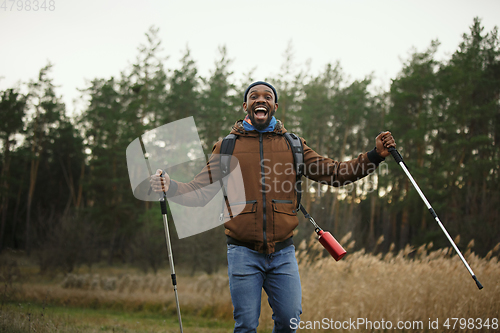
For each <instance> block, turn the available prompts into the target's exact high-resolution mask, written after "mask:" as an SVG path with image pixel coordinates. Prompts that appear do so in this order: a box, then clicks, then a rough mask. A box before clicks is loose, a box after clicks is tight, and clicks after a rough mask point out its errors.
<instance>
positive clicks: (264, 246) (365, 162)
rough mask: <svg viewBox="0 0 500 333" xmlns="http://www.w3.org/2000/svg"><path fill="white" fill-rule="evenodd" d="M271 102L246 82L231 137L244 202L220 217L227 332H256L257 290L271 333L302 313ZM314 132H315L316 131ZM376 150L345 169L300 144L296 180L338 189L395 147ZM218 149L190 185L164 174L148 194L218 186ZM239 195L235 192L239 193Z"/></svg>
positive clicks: (285, 148)
mask: <svg viewBox="0 0 500 333" xmlns="http://www.w3.org/2000/svg"><path fill="white" fill-rule="evenodd" d="M277 109H278V94H277V92H276V90H275V89H274V87H273V86H272V85H271V84H269V83H267V82H262V81H258V82H254V83H252V84H251V85H250V86H249V87H248V88H247V89H246V91H245V94H244V97H243V110H244V111H245V112H246V113H247V116H246V117H245V119H244V120H240V121H238V122H236V124H235V125H234V126H233V129H232V131H231V133H234V134H236V135H237V136H238V138H237V140H236V143H235V147H234V151H233V156H235V157H236V158H237V159H238V161H239V165H240V167H241V173H242V177H243V184H244V192H245V198H246V201H245V202H238V203H231V202H230V203H229V207H231V208H235V207H236V206H240V207H239V209H238V212H239V214H238V215H236V216H230V215H231V214H228V213H229V212H227V210H226V214H225V217H226V219H225V223H224V226H225V228H226V231H225V233H226V235H227V244H228V245H227V247H228V249H227V259H228V275H229V287H230V291H231V299H232V302H233V306H234V312H233V315H234V320H235V327H234V332H235V333H236V332H256V331H257V326H258V324H259V316H260V304H261V292H262V288H264V290H265V292H266V294H267V296H268V302H269V305H270V306H271V308H272V310H273V320H274V329H273V332H274V333H278V332H280V333H282V332H283V333H284V332H295V330H292V328H291V320H292V319H294V322H298V321H299V316H300V314H301V313H302V308H301V298H302V294H301V287H300V277H299V271H298V266H297V261H296V259H295V247H294V245H293V241H292V235H293V230H294V229H295V228H296V227H297V225H298V218H297V193H296V188H295V186H294V185H295V182H296V177H295V171H294V161H293V154H292V152H291V149H290V146H289V144H288V141H287V140H286V139H285V138H284V136H283V134H284V133H285V132H286V129H285V128H284V126H283V124H282V123H281V121H279V120H277V119H276V118H275V117H274V114H275V113H276V110H277ZM318 125H319V124H318ZM375 141H376V148H374V149H373V150H372V151H370V152H367V153H364V154H360V155H359V156H358V157H357V158H356V159H353V160H351V161H348V162H342V163H341V162H336V161H333V160H331V159H329V158H325V157H322V156H320V155H319V154H317V153H316V152H315V151H313V150H312V149H311V148H309V147H308V146H307V145H306V143H305V141H304V140H302V142H303V152H304V166H305V168H304V175H305V176H306V177H308V178H310V179H312V180H315V181H319V182H322V183H324V184H329V185H332V186H343V185H346V184H348V183H350V182H353V181H356V180H358V179H360V178H362V177H364V176H366V175H368V174H369V173H370V172H373V171H374V170H375V168H376V167H377V166H378V164H379V163H380V162H381V161H383V160H384V158H385V157H386V156H388V155H389V151H388V148H390V147H395V146H396V144H395V142H394V138H393V137H392V135H391V133H390V132H383V133H381V134H379V135H378V136H377V138H376V140H375ZM220 152H221V141H219V142H217V143H216V144H215V145H214V148H213V151H212V157H211V158H210V160H209V163H208V164H207V166H206V167H205V168H204V169H203V170H202V171H201V172H200V173H199V174H198V175H197V176H196V177H195V179H194V180H193V181H192V182H190V183H179V182H176V181H174V180H171V179H170V177H169V176H168V174H164V175H163V176H164V177H159V176H160V175H161V173H162V171H161V170H158V171H157V173H156V174H155V175H154V176H152V177H151V186H152V188H153V190H154V191H155V192H162V191H164V192H166V194H167V197H173V196H179V195H182V194H185V193H189V192H190V191H193V189H194V188H196V189H200V188H203V187H205V186H207V185H209V184H210V183H213V182H214V181H218V179H220V170H219V167H220V164H219V161H218V158H217V157H215V156H218V155H219V154H220ZM240 190H241V189H240Z"/></svg>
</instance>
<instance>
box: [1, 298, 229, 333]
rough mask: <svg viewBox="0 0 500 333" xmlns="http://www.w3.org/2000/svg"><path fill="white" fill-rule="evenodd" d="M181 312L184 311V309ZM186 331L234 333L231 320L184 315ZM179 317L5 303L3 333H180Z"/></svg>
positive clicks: (2, 310)
mask: <svg viewBox="0 0 500 333" xmlns="http://www.w3.org/2000/svg"><path fill="white" fill-rule="evenodd" d="M181 310H182V309H181ZM182 322H183V328H184V332H186V333H188V332H193V333H194V332H201V333H203V332H206V333H208V332H210V333H211V332H214V333H229V332H232V327H233V322H232V321H220V320H215V319H208V318H203V317H194V316H183V318H182ZM179 331H180V330H179V323H178V321H177V315H174V316H169V317H165V316H162V315H160V314H156V313H147V312H132V313H130V312H121V311H115V310H107V309H98V310H96V309H88V308H76V307H62V306H52V305H44V304H33V303H17V302H16V303H13V302H10V303H4V304H3V305H1V307H0V332H2V333H3V332H9V333H17V332H85V333H87V332H123V333H128V332H130V333H131V332H179Z"/></svg>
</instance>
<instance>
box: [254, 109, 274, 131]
mask: <svg viewBox="0 0 500 333" xmlns="http://www.w3.org/2000/svg"><path fill="white" fill-rule="evenodd" d="M275 113H276V111H275V110H273V111H271V112H270V113H269V116H268V117H267V120H266V121H265V122H264V123H257V121H256V120H255V113H253V112H251V113H249V114H248V118H250V121H251V122H252V125H253V127H254V128H255V129H256V130H258V131H263V130H265V129H266V128H267V127H268V126H269V124H270V123H271V120H272V119H273V116H274V114H275Z"/></svg>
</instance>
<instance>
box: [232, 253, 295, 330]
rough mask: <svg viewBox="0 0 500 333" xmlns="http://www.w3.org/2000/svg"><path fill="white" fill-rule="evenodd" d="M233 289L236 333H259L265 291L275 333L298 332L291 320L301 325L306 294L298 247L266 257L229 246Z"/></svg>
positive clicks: (263, 254) (262, 254)
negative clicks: (300, 272)
mask: <svg viewBox="0 0 500 333" xmlns="http://www.w3.org/2000/svg"><path fill="white" fill-rule="evenodd" d="M227 261H228V275H229V289H230V290H231V299H232V302H233V306H234V312H233V316H234V321H235V325H234V333H243V332H257V326H259V317H260V304H261V295H262V288H264V290H265V292H266V294H267V296H268V298H267V300H268V302H269V305H270V306H271V309H272V310H273V320H274V329H273V333H285V332H286V333H288V332H295V330H292V329H291V327H290V326H291V323H290V320H291V319H292V318H296V321H294V322H295V323H298V322H299V318H300V314H301V313H302V305H301V299H302V291H301V287H300V276H299V267H298V265H297V259H295V247H294V246H293V245H291V246H288V247H286V248H284V249H282V250H281V251H278V252H275V253H272V254H265V253H259V252H257V251H253V250H251V249H249V248H246V247H244V246H238V245H231V244H229V245H228V246H227Z"/></svg>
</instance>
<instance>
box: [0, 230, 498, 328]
mask: <svg viewBox="0 0 500 333" xmlns="http://www.w3.org/2000/svg"><path fill="white" fill-rule="evenodd" d="M347 242H348V238H345V239H344V240H343V243H344V244H345V243H347ZM499 247H500V245H498V246H497V247H495V249H492V250H491V251H490V253H488V255H487V256H486V257H485V258H479V257H477V256H476V255H475V254H474V252H473V251H472V249H473V244H469V246H468V247H467V248H466V249H464V250H465V251H464V256H465V257H466V259H467V260H468V262H469V264H470V266H471V267H472V269H473V270H474V272H475V273H476V276H477V277H478V279H479V280H480V281H481V283H482V284H483V285H484V289H482V290H478V288H477V287H476V285H475V283H474V281H473V280H472V278H471V277H470V275H469V273H468V272H467V270H466V268H465V267H464V265H463V264H462V262H461V261H460V259H459V258H458V257H457V256H456V255H455V253H454V252H452V250H450V249H439V250H436V251H432V245H431V244H428V245H425V246H422V247H420V248H419V249H415V250H414V249H412V248H410V247H407V248H406V249H404V250H402V251H399V252H398V253H393V252H389V253H387V254H378V255H375V254H372V253H365V252H364V251H357V252H352V253H349V252H348V253H349V255H347V256H346V257H345V258H344V259H343V260H341V261H339V262H336V261H335V260H333V259H332V258H331V257H324V256H322V255H321V251H320V250H321V247H320V245H319V243H317V242H316V241H315V240H314V239H313V238H311V239H310V241H309V242H305V241H304V242H303V243H301V244H300V245H298V246H297V258H298V261H299V267H300V272H301V279H302V291H303V315H302V318H301V319H302V322H301V323H295V324H296V325H297V327H298V328H300V330H299V331H304V332H326V331H339V332H343V331H357V332H383V331H394V332H472V331H474V332H479V331H491V332H494V331H497V330H500V329H499V328H498V320H499V319H500V264H499V262H498V255H499ZM347 248H349V246H348V247H347ZM19 261H20V262H19ZM1 274H2V275H1V278H2V280H3V284H2V285H3V286H2V290H1V293H0V295H1V308H0V310H1V318H0V332H55V331H58V332H178V326H177V325H178V324H177V321H176V312H175V311H176V310H175V309H176V308H175V301H174V295H173V290H172V285H171V281H170V274H169V272H168V271H167V270H164V271H161V272H159V273H158V274H157V275H152V274H141V273H140V272H139V271H137V270H134V269H130V268H94V269H93V270H92V272H88V271H87V272H85V271H83V270H80V271H77V272H75V273H73V274H69V275H66V276H62V275H56V276H53V277H51V278H48V277H41V276H39V275H38V273H37V269H36V267H34V266H30V265H28V264H26V263H25V262H24V263H23V261H22V260H18V262H15V261H14V259H12V258H11V257H9V258H6V257H5V255H4V256H3V258H2V262H1ZM178 288H179V298H180V302H181V310H182V313H183V319H184V318H185V320H186V322H185V330H184V331H185V332H231V331H232V330H231V326H232V305H231V299H230V295H229V287H228V279H227V276H226V272H224V271H222V272H219V273H217V274H213V275H198V276H194V277H191V276H184V275H182V274H181V275H179V276H178ZM262 303H263V306H262V315H261V324H260V326H259V332H271V330H272V320H271V310H270V308H269V306H268V305H267V299H266V297H265V295H264V294H263V301H262ZM454 318H456V319H454ZM83 323H87V324H83ZM446 324H447V325H448V326H446ZM397 325H400V326H399V327H398V326H397Z"/></svg>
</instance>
